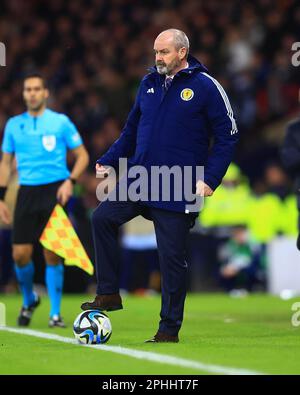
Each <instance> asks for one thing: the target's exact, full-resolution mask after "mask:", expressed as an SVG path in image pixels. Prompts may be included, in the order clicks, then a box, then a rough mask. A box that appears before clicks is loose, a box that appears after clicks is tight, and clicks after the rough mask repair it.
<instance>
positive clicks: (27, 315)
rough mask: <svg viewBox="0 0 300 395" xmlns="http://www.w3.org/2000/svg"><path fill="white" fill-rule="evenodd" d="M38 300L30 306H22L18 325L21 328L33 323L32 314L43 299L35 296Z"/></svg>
mask: <svg viewBox="0 0 300 395" xmlns="http://www.w3.org/2000/svg"><path fill="white" fill-rule="evenodd" d="M35 297H36V300H35V301H34V302H33V303H32V304H31V305H30V306H29V307H24V306H22V308H21V311H20V314H19V317H18V325H19V326H28V325H29V324H30V321H31V317H32V314H33V313H34V310H35V309H36V308H37V307H38V305H39V304H40V303H41V299H40V297H39V296H38V295H36V296H35Z"/></svg>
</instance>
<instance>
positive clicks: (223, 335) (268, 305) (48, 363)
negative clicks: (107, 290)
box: [0, 294, 300, 375]
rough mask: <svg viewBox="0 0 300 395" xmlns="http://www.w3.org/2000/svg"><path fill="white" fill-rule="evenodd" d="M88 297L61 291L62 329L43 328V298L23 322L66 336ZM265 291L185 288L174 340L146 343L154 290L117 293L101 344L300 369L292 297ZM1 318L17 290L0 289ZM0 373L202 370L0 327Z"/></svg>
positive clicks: (274, 369) (299, 334) (154, 313)
mask: <svg viewBox="0 0 300 395" xmlns="http://www.w3.org/2000/svg"><path fill="white" fill-rule="evenodd" d="M87 299H91V297H89V298H87V296H86V295H76V296H75V295H65V296H64V298H63V308H62V315H63V317H64V319H65V321H66V323H67V324H68V328H66V329H54V330H53V329H50V328H48V326H47V325H48V311H49V301H48V298H47V297H43V298H42V304H41V305H40V307H39V308H38V309H37V311H36V312H35V314H34V317H33V320H32V323H31V326H30V329H33V330H38V331H44V332H48V333H57V334H59V335H61V336H64V337H73V333H72V324H73V321H74V319H75V317H76V316H77V314H79V312H80V304H81V303H82V302H83V301H85V300H87ZM296 301H300V298H298V299H291V300H288V301H283V300H281V299H279V298H277V297H272V296H268V295H251V296H248V297H246V298H243V299H234V298H230V297H229V296H227V295H223V294H203V295H201V294H189V295H188V296H187V299H186V305H185V318H184V324H183V327H182V330H181V332H180V343H178V344H145V343H144V340H146V339H147V338H149V337H151V336H153V335H154V333H155V332H156V329H157V323H158V320H159V310H160V297H159V296H151V297H150V296H149V297H134V296H127V297H125V298H124V301H123V302H124V303H123V304H124V310H122V311H116V312H111V313H110V314H108V315H109V317H110V319H111V322H112V326H113V334H112V337H111V339H110V341H109V343H108V345H115V346H121V347H125V348H130V349H134V350H143V351H151V352H155V353H159V354H164V355H171V356H175V357H179V358H184V359H188V360H192V361H199V362H201V363H203V364H214V365H218V366H222V367H232V368H239V369H247V370H251V371H255V372H260V373H266V374H300V326H298V327H294V326H293V325H292V324H291V317H292V314H293V312H292V310H291V309H292V305H293V303H294V302H296ZM0 302H2V303H4V304H5V306H6V310H7V312H6V314H7V325H8V326H15V325H16V316H17V313H18V311H19V308H20V305H21V297H20V296H19V295H12V296H3V295H0ZM0 361H1V362H0V374H76V375H78V374H96V375H101V374H131V375H136V374H147V375H150V374H174V375H177V374H207V372H205V369H204V370H203V371H199V370H195V369H192V368H186V367H180V366H172V365H168V364H160V363H158V362H153V361H147V360H138V359H135V358H132V357H129V356H125V355H119V354H115V353H111V352H107V351H99V350H93V349H91V348H87V347H84V346H77V345H73V344H65V343H60V342H57V341H54V340H48V339H40V338H35V337H31V336H28V335H23V334H14V333H8V332H6V331H0Z"/></svg>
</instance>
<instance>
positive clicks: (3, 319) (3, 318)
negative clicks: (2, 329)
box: [0, 303, 6, 326]
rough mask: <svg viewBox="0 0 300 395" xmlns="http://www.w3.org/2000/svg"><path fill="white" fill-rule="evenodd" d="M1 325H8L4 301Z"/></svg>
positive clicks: (0, 313)
mask: <svg viewBox="0 0 300 395" xmlns="http://www.w3.org/2000/svg"><path fill="white" fill-rule="evenodd" d="M0 326H6V308H5V304H4V303H0Z"/></svg>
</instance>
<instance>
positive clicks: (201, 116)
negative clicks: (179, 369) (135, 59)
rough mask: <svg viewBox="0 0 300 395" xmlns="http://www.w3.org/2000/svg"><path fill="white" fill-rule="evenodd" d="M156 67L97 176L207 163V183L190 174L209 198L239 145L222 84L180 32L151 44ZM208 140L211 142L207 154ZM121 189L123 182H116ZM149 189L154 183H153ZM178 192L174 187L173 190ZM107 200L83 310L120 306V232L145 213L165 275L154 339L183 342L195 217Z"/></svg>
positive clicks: (173, 207)
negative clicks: (122, 164) (123, 166)
mask: <svg viewBox="0 0 300 395" xmlns="http://www.w3.org/2000/svg"><path fill="white" fill-rule="evenodd" d="M154 52H155V58H156V59H155V61H156V67H155V68H152V69H151V70H150V71H151V72H150V73H149V74H148V75H146V76H145V77H144V78H143V80H142V82H141V84H140V87H139V90H138V93H137V97H136V101H135V104H134V106H133V108H132V110H131V112H130V114H129V116H128V119H127V122H126V124H125V127H124V129H123V131H122V133H121V136H120V138H119V139H118V140H117V141H116V142H115V143H114V144H113V145H112V147H111V148H110V149H109V150H108V152H106V153H105V154H104V155H103V156H102V157H101V158H100V159H99V160H98V161H97V164H96V171H97V174H98V175H105V173H106V172H107V171H108V166H112V167H113V168H116V167H117V166H118V161H119V159H120V158H127V159H128V167H129V168H130V167H131V166H134V165H140V166H144V168H146V170H147V171H149V172H150V171H151V167H152V166H164V165H166V166H168V167H172V166H179V167H180V168H182V169H183V168H184V166H190V167H192V168H193V169H195V168H196V166H204V180H200V179H197V175H196V174H195V172H194V171H193V172H192V176H191V179H192V183H193V185H194V187H195V188H194V189H195V191H196V193H197V194H199V195H200V194H201V195H202V196H211V195H212V194H213V191H214V190H215V189H216V188H217V186H218V185H219V184H220V183H221V181H222V177H223V176H224V174H225V173H226V170H227V167H228V166H229V164H230V162H231V160H232V157H233V151H234V146H235V144H236V142H237V127H236V122H235V119H234V117H233V113H232V109H231V106H230V103H229V100H228V97H227V96H226V93H225V91H224V90H223V88H222V86H221V85H220V84H219V83H218V82H217V81H216V80H215V79H214V78H212V77H211V76H210V75H209V74H208V73H207V69H206V68H205V67H204V66H203V65H202V64H201V63H199V62H198V61H197V60H196V59H195V58H193V57H192V56H190V55H188V52H189V41H188V38H187V36H186V35H185V34H184V33H183V32H182V31H179V30H177V29H169V30H166V31H164V32H162V33H161V34H160V35H159V36H158V37H157V39H156V40H155V43H154ZM210 136H213V138H214V144H213V146H212V148H211V149H210V150H209V141H210ZM117 187H118V185H117ZM150 188H151V186H150ZM171 188H174V185H173V186H171ZM159 197H160V198H159V199H158V201H155V200H153V201H151V200H148V201H132V200H130V199H128V200H127V201H121V200H120V199H119V200H118V199H117V201H109V200H105V201H103V202H102V203H101V204H100V205H99V206H98V208H97V209H96V210H95V211H94V214H93V218H92V225H93V235H94V244H95V252H96V272H97V281H98V287H97V296H96V298H95V300H94V301H93V302H86V303H83V304H82V306H81V308H82V309H83V310H88V309H101V310H106V311H112V310H118V309H122V300H121V297H120V295H119V257H118V252H117V251H118V244H117V243H118V229H119V227H120V226H121V225H122V224H124V223H125V222H127V221H129V220H131V219H132V218H134V217H136V216H138V215H143V216H144V217H146V218H148V219H151V220H152V221H153V223H154V227H155V232H156V238H157V245H158V252H159V259H160V269H161V274H162V306H161V312H160V316H161V320H160V323H159V328H158V331H157V333H156V335H155V336H154V337H153V338H152V339H150V340H149V341H151V342H178V332H179V330H180V328H181V325H182V320H183V309H184V301H185V297H186V271H187V263H186V260H185V243H186V239H187V236H188V232H189V229H190V227H191V224H192V223H193V219H194V218H195V216H194V215H195V213H191V212H190V211H189V210H187V209H186V207H187V206H186V203H187V202H186V200H185V199H184V198H182V200H180V201H178V200H176V199H174V198H172V197H171V198H170V199H169V200H168V201H165V200H163V199H162V198H161V194H159Z"/></svg>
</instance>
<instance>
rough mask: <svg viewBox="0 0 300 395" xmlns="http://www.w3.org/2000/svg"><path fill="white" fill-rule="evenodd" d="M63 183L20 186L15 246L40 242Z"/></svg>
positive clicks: (14, 233)
mask: <svg viewBox="0 0 300 395" xmlns="http://www.w3.org/2000/svg"><path fill="white" fill-rule="evenodd" d="M63 182H64V180H62V181H57V182H53V183H51V184H45V185H34V186H31V185H30V186H29V185H21V186H20V188H19V191H18V195H17V203H16V208H15V214H14V223H13V237H12V242H13V244H34V243H35V242H36V241H38V240H39V238H40V236H41V234H42V232H43V230H44V228H45V226H46V224H47V222H48V220H49V217H50V215H51V213H52V210H53V209H54V207H55V205H56V204H57V199H56V193H57V190H58V188H59V186H60V185H61V184H62V183H63Z"/></svg>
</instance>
